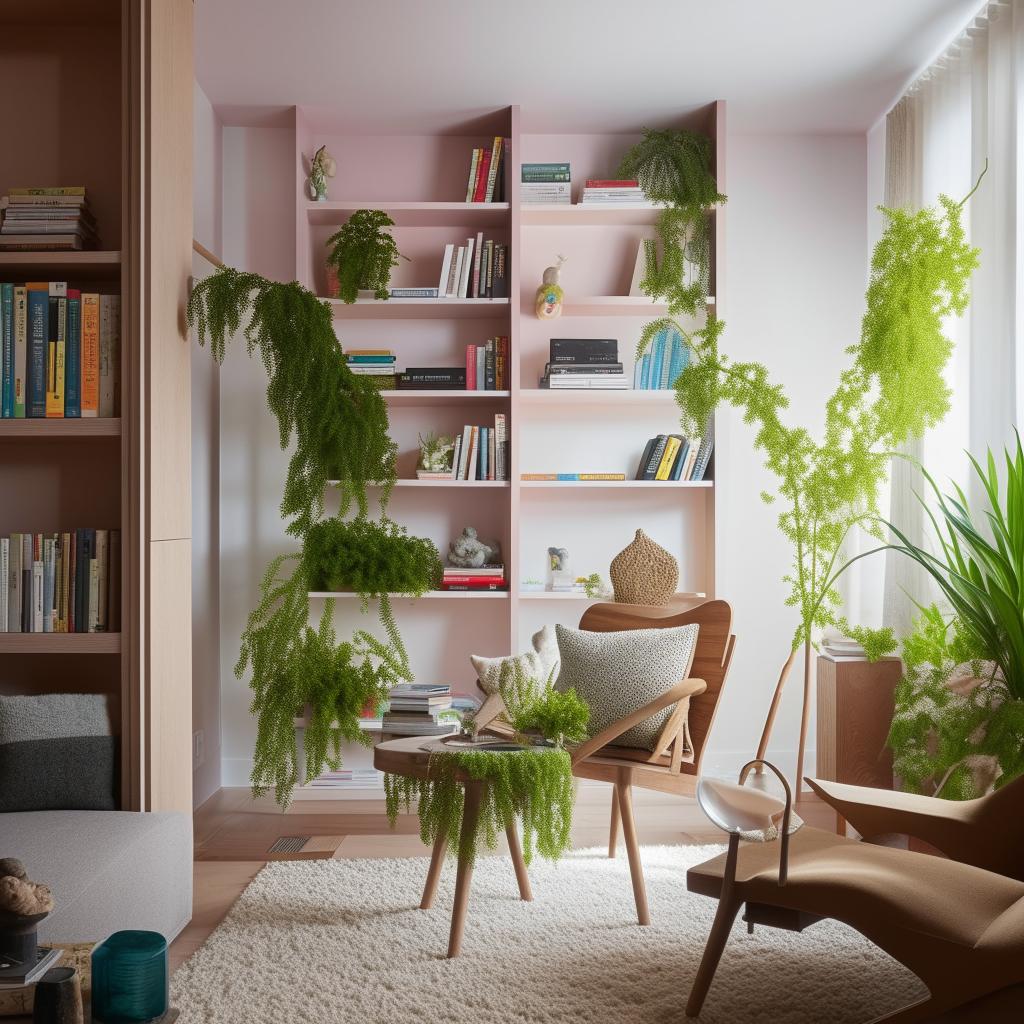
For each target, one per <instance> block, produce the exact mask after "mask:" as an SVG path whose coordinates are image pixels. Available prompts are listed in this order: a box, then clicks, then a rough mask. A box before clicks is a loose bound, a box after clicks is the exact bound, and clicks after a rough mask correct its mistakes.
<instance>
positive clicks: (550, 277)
mask: <svg viewBox="0 0 1024 1024" xmlns="http://www.w3.org/2000/svg"><path fill="white" fill-rule="evenodd" d="M564 262H565V257H564V256H559V257H558V264H557V266H554V267H547V268H546V269H545V271H544V277H543V281H544V283H543V284H542V285H541V286H540V287H539V288H538V289H537V298H536V300H535V304H534V311H535V312H536V314H537V319H538V320H557V319H558V318H559V317H560V316H561V315H562V299H563V298H565V292H564V291H562V286H561V285H560V284H559V283H558V275H559V273H560V272H561V270H562V264H563V263H564Z"/></svg>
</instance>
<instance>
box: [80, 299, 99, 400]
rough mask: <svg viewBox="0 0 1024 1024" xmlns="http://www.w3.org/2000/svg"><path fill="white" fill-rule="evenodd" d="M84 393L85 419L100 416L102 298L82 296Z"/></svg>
mask: <svg viewBox="0 0 1024 1024" xmlns="http://www.w3.org/2000/svg"><path fill="white" fill-rule="evenodd" d="M81 387H82V393H81V405H82V416H83V417H94V416H98V415H99V409H100V297H99V295H97V294H95V293H93V292H88V293H86V294H84V295H83V296H82V385H81Z"/></svg>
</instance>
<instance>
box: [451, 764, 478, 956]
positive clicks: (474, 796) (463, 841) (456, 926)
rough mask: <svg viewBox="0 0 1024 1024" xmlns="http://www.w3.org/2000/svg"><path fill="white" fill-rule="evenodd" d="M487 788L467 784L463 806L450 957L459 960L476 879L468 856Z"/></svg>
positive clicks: (471, 783)
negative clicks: (473, 883) (467, 907)
mask: <svg viewBox="0 0 1024 1024" xmlns="http://www.w3.org/2000/svg"><path fill="white" fill-rule="evenodd" d="M483 795H484V784H483V783H482V782H467V783H466V795H465V799H464V800H463V804H462V835H461V836H460V838H459V869H458V873H457V874H456V876H455V905H454V906H453V907H452V930H451V934H450V935H449V937H448V956H449V957H456V956H458V955H459V953H460V952H461V950H462V932H463V930H464V928H465V926H466V906H467V904H468V903H469V883H470V881H471V880H472V878H473V861H472V859H471V858H470V857H469V856H468V850H469V848H470V846H471V844H472V840H473V835H474V833H475V832H476V823H477V820H478V819H479V817H480V803H481V801H482V800H483Z"/></svg>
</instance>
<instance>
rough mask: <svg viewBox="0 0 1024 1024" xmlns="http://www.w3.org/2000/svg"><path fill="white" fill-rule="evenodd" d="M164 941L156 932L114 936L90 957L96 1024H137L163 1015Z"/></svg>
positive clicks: (164, 1008) (165, 978)
mask: <svg viewBox="0 0 1024 1024" xmlns="http://www.w3.org/2000/svg"><path fill="white" fill-rule="evenodd" d="M167 986H168V971H167V940H166V939H165V938H164V937H163V936H162V935H161V934H160V933H159V932H144V931H124V932H114V934H113V935H111V936H110V938H109V939H107V940H106V941H105V942H102V943H100V945H98V946H97V947H96V948H95V949H94V950H93V953H92V1015H93V1020H94V1021H95V1022H96V1024H139V1022H141V1021H150V1020H156V1019H159V1018H160V1017H162V1016H163V1015H164V1014H165V1013H166V1012H167V999H168V988H167Z"/></svg>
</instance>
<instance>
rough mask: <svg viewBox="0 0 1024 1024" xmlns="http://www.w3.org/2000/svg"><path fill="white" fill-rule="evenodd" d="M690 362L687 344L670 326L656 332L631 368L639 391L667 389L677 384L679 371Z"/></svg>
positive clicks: (634, 383)
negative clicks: (652, 339) (645, 350)
mask: <svg viewBox="0 0 1024 1024" xmlns="http://www.w3.org/2000/svg"><path fill="white" fill-rule="evenodd" d="M689 365H690V346H689V345H687V344H686V342H685V341H684V340H683V336H682V335H681V334H680V333H679V332H678V331H677V330H675V329H673V328H666V329H665V330H662V331H659V332H658V334H657V336H656V337H655V339H654V342H653V343H652V345H651V347H650V350H649V351H647V352H645V353H644V354H643V355H642V356H641V357H640V359H639V360H637V363H636V365H635V366H634V367H633V387H634V388H635V389H636V390H638V391H666V390H668V389H670V388H674V387H675V386H676V381H677V380H678V379H679V374H681V373H682V372H683V370H684V369H686V367H687V366H689Z"/></svg>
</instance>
